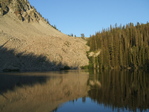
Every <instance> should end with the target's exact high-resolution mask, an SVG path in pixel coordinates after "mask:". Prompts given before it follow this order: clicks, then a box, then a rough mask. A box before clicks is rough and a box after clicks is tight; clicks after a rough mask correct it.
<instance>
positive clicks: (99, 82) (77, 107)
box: [53, 71, 149, 112]
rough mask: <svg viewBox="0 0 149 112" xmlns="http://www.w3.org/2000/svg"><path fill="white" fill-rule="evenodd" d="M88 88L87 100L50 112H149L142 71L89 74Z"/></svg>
mask: <svg viewBox="0 0 149 112" xmlns="http://www.w3.org/2000/svg"><path fill="white" fill-rule="evenodd" d="M88 85H89V87H90V89H89V91H88V96H87V98H85V97H84V98H80V99H78V100H75V101H73V102H67V103H64V104H63V105H61V106H60V107H59V108H57V109H56V110H54V111H53V112H66V111H69V112H91V111H92V112H99V111H102V112H149V75H148V74H146V73H144V72H142V71H135V72H129V71H104V72H100V73H96V74H95V73H90V76H89V80H88Z"/></svg>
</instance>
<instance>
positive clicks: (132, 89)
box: [0, 71, 149, 112]
mask: <svg viewBox="0 0 149 112" xmlns="http://www.w3.org/2000/svg"><path fill="white" fill-rule="evenodd" d="M0 112H149V74H148V73H144V72H142V71H135V72H128V71H105V72H100V73H95V72H94V73H93V72H85V71H61V72H41V73H0Z"/></svg>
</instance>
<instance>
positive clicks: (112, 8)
mask: <svg viewBox="0 0 149 112" xmlns="http://www.w3.org/2000/svg"><path fill="white" fill-rule="evenodd" d="M29 2H30V3H31V5H32V6H34V7H35V8H36V9H37V11H38V12H40V13H41V14H42V16H43V17H44V18H46V19H48V20H49V22H50V24H52V25H56V27H57V28H58V29H59V30H60V31H61V32H63V33H65V34H74V35H76V36H80V34H81V33H84V34H85V36H86V37H89V36H90V35H93V34H95V32H98V31H101V30H102V29H103V28H105V29H106V28H108V27H109V26H110V25H113V26H114V25H115V23H117V24H118V25H120V24H122V25H125V24H127V23H130V22H132V23H134V24H136V23H137V22H140V23H146V22H147V21H148V22H149V0H29Z"/></svg>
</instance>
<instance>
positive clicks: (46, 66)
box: [0, 46, 65, 72]
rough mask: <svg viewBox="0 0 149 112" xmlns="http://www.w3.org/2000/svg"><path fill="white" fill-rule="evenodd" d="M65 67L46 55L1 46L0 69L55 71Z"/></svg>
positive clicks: (8, 70)
mask: <svg viewBox="0 0 149 112" xmlns="http://www.w3.org/2000/svg"><path fill="white" fill-rule="evenodd" d="M63 68H65V66H64V65H63V64H61V63H56V62H53V61H50V60H48V59H47V58H46V56H43V55H40V56H36V55H34V54H32V53H30V54H27V53H26V52H21V53H16V51H15V50H14V49H10V50H9V49H7V48H4V47H3V46H1V47H0V71H3V72H12V71H53V70H60V69H63Z"/></svg>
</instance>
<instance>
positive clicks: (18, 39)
mask: <svg viewBox="0 0 149 112" xmlns="http://www.w3.org/2000/svg"><path fill="white" fill-rule="evenodd" d="M0 46H2V47H3V50H2V51H3V52H4V53H1V54H0V56H1V57H6V55H4V54H10V57H11V58H13V59H11V58H7V57H6V59H3V61H4V60H5V61H6V62H3V63H6V64H2V63H0V66H2V67H3V66H4V65H6V66H7V65H9V63H8V62H11V64H10V65H11V66H17V67H19V68H21V69H24V70H27V71H30V70H33V71H34V70H39V71H40V70H42V71H44V70H47V68H48V67H49V66H50V70H53V69H54V70H55V69H56V70H57V69H60V68H61V65H64V66H69V67H70V68H80V67H81V66H85V65H88V58H87V56H86V51H87V50H88V49H89V48H88V47H87V46H86V41H84V40H83V39H80V38H75V37H69V36H67V35H65V34H63V33H61V32H60V31H58V30H56V29H55V28H53V26H51V25H50V24H49V23H48V22H47V21H46V20H45V19H44V18H43V17H42V16H41V14H39V13H38V12H37V11H36V9H35V8H34V7H32V6H31V5H30V4H29V2H28V1H27V0H5V1H3V0H0ZM8 52H9V53H8ZM11 54H14V55H13V56H12V55H11ZM15 56H16V57H15ZM20 57H21V58H20ZM29 58H31V60H30V63H29V64H28V62H29ZM34 58H35V59H34ZM12 61H15V62H13V63H15V65H12ZM26 61H27V62H26ZM35 61H37V62H35ZM31 63H32V64H31ZM33 63H34V64H33ZM60 63H61V64H60ZM30 64H31V65H30ZM59 64H60V65H59ZM39 65H40V66H39ZM45 66H47V67H45ZM64 66H63V67H64ZM51 67H52V68H51ZM53 67H56V68H53ZM58 67H59V68H58ZM63 67H62V68H63Z"/></svg>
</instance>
